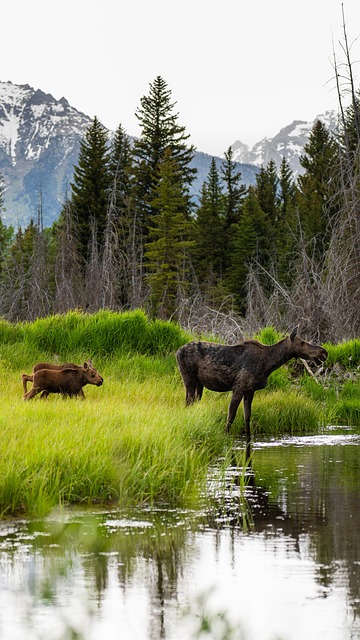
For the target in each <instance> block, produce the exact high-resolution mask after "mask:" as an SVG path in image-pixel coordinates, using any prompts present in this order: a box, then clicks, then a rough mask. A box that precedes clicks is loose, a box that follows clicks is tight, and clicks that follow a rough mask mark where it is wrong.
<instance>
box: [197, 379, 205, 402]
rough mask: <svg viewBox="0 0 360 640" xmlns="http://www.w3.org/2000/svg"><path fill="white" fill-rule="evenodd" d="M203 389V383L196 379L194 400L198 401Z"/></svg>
mask: <svg viewBox="0 0 360 640" xmlns="http://www.w3.org/2000/svg"><path fill="white" fill-rule="evenodd" d="M203 390H204V385H203V384H201V382H199V381H197V384H196V389H195V400H198V401H199V402H200V400H201V398H202V394H203Z"/></svg>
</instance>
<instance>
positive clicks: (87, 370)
mask: <svg viewBox="0 0 360 640" xmlns="http://www.w3.org/2000/svg"><path fill="white" fill-rule="evenodd" d="M23 375H26V374H23ZM30 377H31V378H32V383H33V386H32V388H31V389H30V391H29V392H28V393H26V394H25V396H24V400H31V398H33V397H34V396H36V395H37V394H38V393H40V392H41V391H42V392H43V394H42V397H47V396H48V395H49V393H61V394H62V395H67V396H70V397H71V396H76V395H79V393H80V391H81V390H82V388H83V387H85V385H87V384H94V385H96V386H98V387H100V386H101V385H102V383H103V378H102V377H101V376H100V375H99V373H98V372H97V371H96V369H94V367H92V366H90V365H89V364H88V363H87V362H84V366H83V367H79V368H77V369H61V370H54V369H39V370H38V371H35V373H34V374H33V375H32V376H29V378H30Z"/></svg>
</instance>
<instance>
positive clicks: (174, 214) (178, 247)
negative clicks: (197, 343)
mask: <svg viewBox="0 0 360 640" xmlns="http://www.w3.org/2000/svg"><path fill="white" fill-rule="evenodd" d="M151 206H152V208H153V210H154V211H155V212H156V213H154V214H153V215H152V216H151V219H150V224H151V226H150V228H149V234H148V242H147V244H146V245H145V257H146V259H147V283H148V284H149V286H150V288H151V304H152V311H153V313H154V314H155V315H158V316H160V317H162V318H170V317H171V316H172V315H173V314H174V312H175V310H176V302H177V295H178V293H179V291H180V290H182V291H184V290H186V288H187V286H188V263H189V260H188V252H189V249H190V247H191V246H192V244H193V242H192V241H191V239H190V237H191V230H192V223H191V222H190V220H189V218H188V199H187V194H186V192H185V190H184V188H183V187H182V185H181V183H179V181H178V166H177V160H176V159H175V158H174V157H173V156H172V153H171V149H170V148H169V147H168V148H167V149H166V150H165V152H164V156H163V159H162V161H161V162H160V164H159V180H158V183H157V185H156V191H155V197H154V200H153V201H152V202H151Z"/></svg>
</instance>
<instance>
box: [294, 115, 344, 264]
mask: <svg viewBox="0 0 360 640" xmlns="http://www.w3.org/2000/svg"><path fill="white" fill-rule="evenodd" d="M338 155H339V154H338V146H337V144H336V143H335V140H334V138H333V137H332V135H331V133H330V132H329V130H328V129H327V127H326V126H325V125H324V123H323V122H321V121H320V120H317V121H316V122H315V124H314V126H313V128H312V130H311V132H310V136H309V140H308V142H307V144H306V145H305V146H304V154H303V155H302V156H301V158H300V164H301V166H302V168H303V169H304V170H305V171H304V173H303V174H302V175H300V176H299V178H298V186H299V199H298V205H299V212H300V221H301V225H302V231H303V233H304V234H305V238H306V240H307V241H308V242H309V241H310V242H311V250H313V248H315V251H316V254H317V256H320V255H321V254H322V253H323V251H324V248H325V246H326V245H327V243H328V241H329V232H330V229H331V227H330V226H329V222H331V219H332V217H333V215H335V214H336V212H337V211H338V208H339V201H338V199H337V198H336V197H335V196H337V193H338V192H339V188H340V185H339V184H338V180H337V179H336V176H337V173H338ZM313 245H314V246H313Z"/></svg>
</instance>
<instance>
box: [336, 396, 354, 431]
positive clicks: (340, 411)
mask: <svg viewBox="0 0 360 640" xmlns="http://www.w3.org/2000/svg"><path fill="white" fill-rule="evenodd" d="M328 421H329V423H330V424H336V425H348V426H353V427H359V426H360V396H359V397H357V398H343V399H341V400H339V402H336V403H335V404H334V405H332V406H331V407H330V409H329V412H328Z"/></svg>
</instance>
